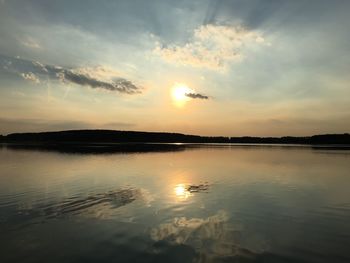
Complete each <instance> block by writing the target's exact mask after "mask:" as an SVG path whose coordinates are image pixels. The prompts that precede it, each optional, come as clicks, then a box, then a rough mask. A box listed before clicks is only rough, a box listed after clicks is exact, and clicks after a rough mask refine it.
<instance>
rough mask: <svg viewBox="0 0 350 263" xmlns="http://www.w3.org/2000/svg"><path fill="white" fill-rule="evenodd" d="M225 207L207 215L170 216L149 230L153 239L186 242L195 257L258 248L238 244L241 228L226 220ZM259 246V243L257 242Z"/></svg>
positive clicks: (231, 254) (241, 253)
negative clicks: (166, 220) (195, 216)
mask: <svg viewBox="0 0 350 263" xmlns="http://www.w3.org/2000/svg"><path fill="white" fill-rule="evenodd" d="M228 219H229V217H228V215H227V213H226V212H225V211H219V212H218V213H217V214H215V215H213V216H210V217H208V218H205V219H202V218H190V219H187V218H186V217H180V218H174V219H173V221H172V222H170V223H165V224H161V225H159V226H158V227H157V228H153V229H152V230H151V233H150V235H151V238H152V239H153V240H154V241H166V242H168V243H172V244H181V245H188V246H190V247H192V248H194V249H195V250H196V251H197V252H198V253H199V257H200V258H199V261H200V262H205V261H206V260H207V259H209V258H213V257H236V256H242V257H254V256H255V255H256V253H258V252H263V251H262V249H254V251H252V250H249V249H247V248H243V247H242V246H240V239H241V228H240V227H239V226H236V227H233V226H232V224H229V223H228ZM260 247H262V246H260Z"/></svg>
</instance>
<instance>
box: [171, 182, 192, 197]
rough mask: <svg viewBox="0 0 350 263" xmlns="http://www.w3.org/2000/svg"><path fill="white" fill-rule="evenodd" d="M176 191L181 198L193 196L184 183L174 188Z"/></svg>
mask: <svg viewBox="0 0 350 263" xmlns="http://www.w3.org/2000/svg"><path fill="white" fill-rule="evenodd" d="M174 192H175V195H176V197H177V198H179V199H187V198H188V197H189V196H191V193H190V192H189V191H187V189H186V186H185V185H184V184H178V185H176V186H175V188H174Z"/></svg>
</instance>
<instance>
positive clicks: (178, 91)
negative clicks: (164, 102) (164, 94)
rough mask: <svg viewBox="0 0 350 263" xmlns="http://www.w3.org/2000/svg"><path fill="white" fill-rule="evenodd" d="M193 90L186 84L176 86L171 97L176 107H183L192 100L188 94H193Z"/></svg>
mask: <svg viewBox="0 0 350 263" xmlns="http://www.w3.org/2000/svg"><path fill="white" fill-rule="evenodd" d="M191 92H192V90H191V89H190V88H189V87H188V86H187V85H186V84H175V85H174V86H173V88H172V90H171V96H172V98H173V101H174V103H175V105H176V106H179V107H182V106H184V105H185V103H186V102H187V101H189V100H190V98H189V97H188V96H186V94H187V93H191Z"/></svg>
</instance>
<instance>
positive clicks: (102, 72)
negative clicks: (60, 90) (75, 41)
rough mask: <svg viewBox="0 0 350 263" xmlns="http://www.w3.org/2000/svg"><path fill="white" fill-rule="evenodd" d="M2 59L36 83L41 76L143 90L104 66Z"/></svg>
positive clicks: (131, 91)
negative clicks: (73, 65)
mask: <svg viewBox="0 0 350 263" xmlns="http://www.w3.org/2000/svg"><path fill="white" fill-rule="evenodd" d="M0 59H1V60H2V61H0V62H1V63H0V65H1V64H3V69H5V70H6V71H10V72H14V73H17V74H19V75H20V76H21V77H22V78H24V79H26V80H28V81H32V82H35V83H40V78H45V79H47V78H50V79H53V80H58V81H62V82H63V83H73V84H76V85H80V86H88V87H91V88H99V89H104V90H109V91H117V92H120V93H126V94H135V93H140V92H141V87H139V86H137V85H136V84H134V83H133V82H131V81H130V80H127V79H125V78H122V77H120V76H119V75H118V72H117V71H115V70H112V69H110V68H104V67H102V66H98V67H85V68H63V67H60V66H55V65H45V64H43V63H41V62H38V61H28V60H24V59H21V58H4V57H0Z"/></svg>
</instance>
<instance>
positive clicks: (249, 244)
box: [0, 146, 350, 263]
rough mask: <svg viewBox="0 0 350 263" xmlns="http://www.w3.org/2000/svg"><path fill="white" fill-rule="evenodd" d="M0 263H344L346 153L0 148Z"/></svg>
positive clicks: (347, 246)
mask: <svg viewBox="0 0 350 263" xmlns="http://www.w3.org/2000/svg"><path fill="white" fill-rule="evenodd" d="M0 247H1V262H167V263H170V262H350V151H349V150H344V149H342V150H337V149H312V148H310V147H281V146H274V147H264V146H257V147H253V146H232V147H230V146H225V147H213V146H211V147H209V146H203V147H190V148H188V149H184V148H181V149H179V150H177V151H167V152H165V151H164V152H150V153H105V154H101V152H100V153H99V154H97V153H93V152H89V153H86V154H83V153H63V152H55V151H39V150H28V149H27V150H21V149H8V148H6V147H0Z"/></svg>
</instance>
